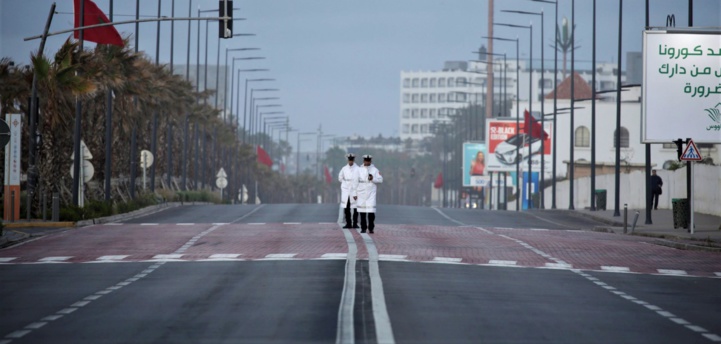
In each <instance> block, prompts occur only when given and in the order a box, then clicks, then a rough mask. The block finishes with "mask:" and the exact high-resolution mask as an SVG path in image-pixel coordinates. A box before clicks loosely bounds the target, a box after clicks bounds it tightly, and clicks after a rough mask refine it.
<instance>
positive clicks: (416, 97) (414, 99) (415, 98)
mask: <svg viewBox="0 0 721 344" xmlns="http://www.w3.org/2000/svg"><path fill="white" fill-rule="evenodd" d="M413 102H414V103H418V95H417V94H414V95H413Z"/></svg>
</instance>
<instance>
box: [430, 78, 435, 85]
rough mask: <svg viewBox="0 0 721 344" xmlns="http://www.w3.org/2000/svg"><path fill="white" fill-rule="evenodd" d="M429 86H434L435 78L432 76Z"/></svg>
mask: <svg viewBox="0 0 721 344" xmlns="http://www.w3.org/2000/svg"><path fill="white" fill-rule="evenodd" d="M430 86H431V87H436V78H432V79H431V82H430Z"/></svg>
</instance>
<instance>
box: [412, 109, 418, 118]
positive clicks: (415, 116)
mask: <svg viewBox="0 0 721 344" xmlns="http://www.w3.org/2000/svg"><path fill="white" fill-rule="evenodd" d="M412 117H413V118H418V109H413V115H412Z"/></svg>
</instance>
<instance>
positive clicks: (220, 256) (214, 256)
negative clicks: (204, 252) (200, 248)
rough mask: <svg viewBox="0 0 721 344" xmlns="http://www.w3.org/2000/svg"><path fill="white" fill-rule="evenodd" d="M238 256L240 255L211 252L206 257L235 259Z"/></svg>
mask: <svg viewBox="0 0 721 344" xmlns="http://www.w3.org/2000/svg"><path fill="white" fill-rule="evenodd" d="M238 257H240V254H230V253H219V254H213V255H211V256H210V257H208V258H210V259H237V258H238Z"/></svg>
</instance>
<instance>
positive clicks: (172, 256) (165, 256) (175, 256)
mask: <svg viewBox="0 0 721 344" xmlns="http://www.w3.org/2000/svg"><path fill="white" fill-rule="evenodd" d="M182 257H183V255H182V254H175V253H174V254H156V255H154V256H153V259H180V258H182Z"/></svg>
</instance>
